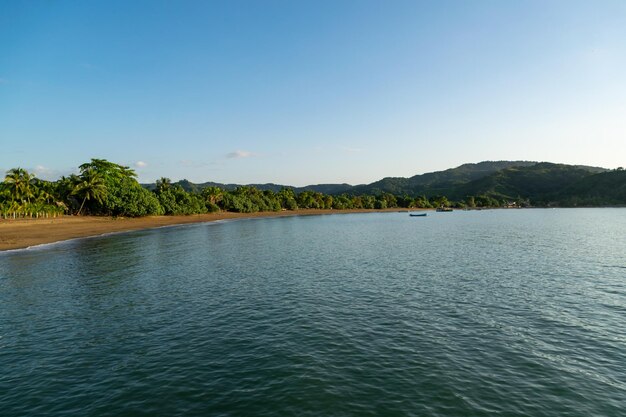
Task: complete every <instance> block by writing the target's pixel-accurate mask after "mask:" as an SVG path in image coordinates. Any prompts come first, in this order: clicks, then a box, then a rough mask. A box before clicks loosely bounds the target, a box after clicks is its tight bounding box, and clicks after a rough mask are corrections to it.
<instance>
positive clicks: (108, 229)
mask: <svg viewBox="0 0 626 417" xmlns="http://www.w3.org/2000/svg"><path fill="white" fill-rule="evenodd" d="M422 210H424V211H426V210H428V209H420V210H419V211H422ZM399 211H402V210H401V209H397V208H394V209H382V210H376V209H353V210H319V209H304V210H294V211H269V212H258V213H231V212H216V213H208V214H192V215H189V216H147V217H137V218H112V217H99V216H63V217H57V218H52V219H15V220H12V219H10V220H0V252H3V251H8V250H16V249H27V248H29V247H33V246H39V245H44V244H50V243H57V242H62V241H66V240H72V239H79V238H87V237H94V236H100V235H104V234H108V233H121V232H132V231H136V230H145V229H154V228H159V227H164V226H179V225H185V224H193V223H208V222H214V221H218V220H231V219H254V218H260V217H291V216H315V215H329V214H351V213H393V212H399Z"/></svg>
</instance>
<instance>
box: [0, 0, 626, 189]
mask: <svg viewBox="0 0 626 417" xmlns="http://www.w3.org/2000/svg"><path fill="white" fill-rule="evenodd" d="M91 158H105V159H108V160H110V161H113V162H116V163H119V164H123V165H128V166H131V167H132V168H134V169H135V170H136V172H137V173H138V175H139V180H140V181H142V182H152V181H154V180H156V179H157V178H160V177H168V178H171V179H173V180H179V179H183V178H185V179H188V180H190V181H193V182H205V181H215V182H224V183H240V184H247V183H266V182H274V183H280V184H289V185H294V186H302V185H307V184H318V183H344V182H346V183H350V184H362V183H370V182H373V181H376V180H378V179H380V178H383V177H388V176H392V177H410V176H413V175H416V174H420V173H424V172H430V171H436V170H442V169H447V168H451V167H455V166H458V165H461V164H463V163H466V162H479V161H483V160H533V161H550V162H559V163H569V164H585V165H594V166H602V167H606V168H616V167H618V166H624V165H626V2H625V1H622V0H616V1H600V0H598V1H575V0H566V1H552V0H541V1H523V0H514V1H495V0H494V1H486V0H475V1H445V0H443V1H418V0H411V1H395V0H390V1H366V0H354V1H347V0H345V1H344V0H332V1H323V0H315V1H313V0H311V1H291V0H288V1H287V0H286V1H272V0H263V1H260V0H259V1H239V0H228V1H219V2H218V1H157V0H149V1H139V0H133V1H113V0H107V1H2V2H1V3H0V171H5V170H7V169H9V168H13V167H18V166H19V167H24V168H28V169H30V170H32V171H33V172H35V173H36V174H37V175H38V176H39V177H40V178H44V179H56V178H58V177H59V176H60V175H68V174H70V173H72V172H76V169H77V168H76V167H77V166H78V165H80V164H82V163H84V162H87V161H89V159H91Z"/></svg>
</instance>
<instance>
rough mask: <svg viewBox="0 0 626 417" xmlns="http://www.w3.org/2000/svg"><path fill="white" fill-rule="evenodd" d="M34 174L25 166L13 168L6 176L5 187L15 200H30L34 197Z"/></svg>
mask: <svg viewBox="0 0 626 417" xmlns="http://www.w3.org/2000/svg"><path fill="white" fill-rule="evenodd" d="M33 178H34V176H33V175H31V174H29V173H28V171H26V170H25V169H23V168H13V169H10V170H8V171H7V174H6V176H5V177H4V183H5V187H6V189H7V191H8V193H9V196H10V198H11V199H12V200H13V201H19V202H21V203H23V202H30V199H31V198H32V197H34V195H33V187H32V184H31V181H32V180H33Z"/></svg>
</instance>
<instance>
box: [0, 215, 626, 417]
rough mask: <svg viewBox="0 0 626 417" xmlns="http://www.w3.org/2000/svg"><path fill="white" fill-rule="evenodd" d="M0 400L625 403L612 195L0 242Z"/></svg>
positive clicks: (331, 405)
mask: <svg viewBox="0 0 626 417" xmlns="http://www.w3.org/2000/svg"><path fill="white" fill-rule="evenodd" d="M0 415H2V416H5V417H12V416H177V415H180V416H535V417H539V416H550V417H553V416H563V417H564V416H581V417H592V416H603V417H607V416H616V417H617V416H625V415H626V209H624V208H602V209H600V208H598V209H511V210H482V211H458V210H457V211H454V212H451V213H436V212H428V215H427V216H426V217H410V216H409V214H408V213H406V212H404V213H402V212H398V213H366V214H335V215H320V216H298V217H286V218H256V219H249V220H235V221H225V222H213V223H200V224H193V225H185V226H176V227H166V228H159V229H150V230H143V231H134V232H128V233H120V234H112V235H106V236H99V237H93V238H85V239H76V240H71V241H66V242H60V243H56V244H50V245H42V246H38V247H33V248H29V249H25V250H16V251H6V252H2V253H0Z"/></svg>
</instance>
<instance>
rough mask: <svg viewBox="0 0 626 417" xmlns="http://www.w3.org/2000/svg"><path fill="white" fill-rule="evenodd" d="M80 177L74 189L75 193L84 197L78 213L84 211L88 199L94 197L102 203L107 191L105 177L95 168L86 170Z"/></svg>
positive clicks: (73, 192)
mask: <svg viewBox="0 0 626 417" xmlns="http://www.w3.org/2000/svg"><path fill="white" fill-rule="evenodd" d="M79 178H80V180H79V182H78V183H77V184H76V185H75V187H74V190H73V191H72V194H73V195H76V196H78V197H82V198H83V202H82V203H81V205H80V208H79V209H78V215H80V213H81V212H82V210H83V206H84V205H85V202H86V201H87V200H91V199H94V200H96V201H97V202H99V203H102V200H103V199H104V197H105V196H106V191H107V189H106V185H105V184H104V179H103V178H102V176H101V175H100V174H99V173H98V172H96V170H94V169H93V168H88V169H86V170H84V171H83V173H82V175H81V176H80V177H79Z"/></svg>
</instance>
